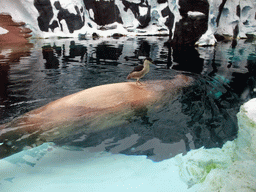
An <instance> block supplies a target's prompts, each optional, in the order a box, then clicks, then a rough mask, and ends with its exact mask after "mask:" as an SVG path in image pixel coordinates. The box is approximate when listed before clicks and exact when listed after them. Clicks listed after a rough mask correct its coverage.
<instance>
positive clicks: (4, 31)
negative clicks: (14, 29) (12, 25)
mask: <svg viewBox="0 0 256 192" xmlns="http://www.w3.org/2000/svg"><path fill="white" fill-rule="evenodd" d="M8 32H9V31H8V30H6V29H4V28H2V27H0V35H3V34H6V33H8Z"/></svg>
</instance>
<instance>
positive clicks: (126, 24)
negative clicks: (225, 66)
mask: <svg viewBox="0 0 256 192" xmlns="http://www.w3.org/2000/svg"><path fill="white" fill-rule="evenodd" d="M0 5H1V6H0V12H5V13H9V14H11V15H12V17H13V18H14V19H16V20H21V21H24V22H26V23H27V24H28V26H29V27H30V28H31V29H32V30H33V32H34V33H33V35H34V36H39V37H48V36H78V34H79V33H80V34H86V35H91V34H92V33H98V34H99V35H101V36H104V35H106V36H109V35H113V34H114V33H121V34H124V35H169V37H170V43H172V44H179V45H180V44H186V45H194V44H195V43H196V44H198V45H212V44H214V43H215V42H216V38H217V40H222V39H226V38H229V39H232V38H254V36H255V34H256V13H255V12H256V1H255V0H73V1H70V0H23V1H21V0H18V1H16V0H10V1H8V2H1V3H0Z"/></svg>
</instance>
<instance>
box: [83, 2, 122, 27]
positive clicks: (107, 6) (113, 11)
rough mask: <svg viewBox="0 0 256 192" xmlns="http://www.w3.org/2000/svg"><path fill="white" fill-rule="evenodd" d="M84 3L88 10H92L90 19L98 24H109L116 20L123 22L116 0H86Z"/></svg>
mask: <svg viewBox="0 0 256 192" xmlns="http://www.w3.org/2000/svg"><path fill="white" fill-rule="evenodd" d="M84 4H85V8H86V9H87V10H88V11H90V9H91V10H92V12H93V15H90V19H92V20H93V21H94V22H95V23H97V24H98V25H108V24H111V23H114V22H118V23H123V21H122V18H121V15H120V11H119V9H118V7H117V6H116V4H115V1H114V0H110V1H104V0H100V1H96V0H84ZM89 13H90V12H89Z"/></svg>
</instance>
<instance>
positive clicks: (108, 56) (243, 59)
mask: <svg viewBox="0 0 256 192" xmlns="http://www.w3.org/2000/svg"><path fill="white" fill-rule="evenodd" d="M167 40H168V39H167V38H165V37H132V38H128V37H124V38H120V39H113V38H106V39H97V40H92V39H88V40H78V39H45V40H31V44H29V45H27V46H26V47H16V48H1V49H0V55H2V57H0V58H1V59H0V66H1V67H0V74H1V77H0V78H1V83H0V124H4V123H7V122H9V121H11V120H13V119H14V118H16V117H18V116H20V115H22V114H24V113H26V112H28V111H31V110H33V109H36V108H38V107H41V106H43V105H45V104H47V103H49V102H51V101H54V100H56V99H59V98H61V97H64V96H66V95H69V94H72V93H76V92H78V91H81V90H84V89H87V88H90V87H94V86H98V85H103V84H110V83H118V82H124V81H127V80H126V76H127V75H128V74H129V72H130V71H131V70H132V69H133V67H134V66H136V65H137V64H141V63H142V61H143V59H144V58H145V57H151V58H152V59H153V60H154V61H155V63H156V66H152V67H151V70H150V73H149V74H147V75H146V76H145V77H144V78H143V79H142V82H143V81H147V80H159V79H161V80H162V79H165V80H166V79H173V78H175V76H176V75H177V74H184V75H187V76H189V77H191V78H193V79H194V81H193V84H191V85H190V86H187V87H184V88H182V89H181V90H180V91H179V93H178V94H177V95H175V97H173V98H166V101H164V105H162V107H161V108H157V109H155V110H153V111H152V110H151V111H148V109H147V108H142V109H140V110H139V111H135V112H134V113H133V116H131V117H129V118H130V119H129V123H128V124H124V125H120V126H113V127H111V128H109V129H106V130H103V131H100V132H92V133H86V132H79V134H74V135H68V136H65V137H62V138H58V139H55V140H53V141H52V142H54V143H55V144H56V145H58V146H68V147H70V148H72V147H78V148H83V149H86V148H90V147H94V148H93V150H94V151H96V152H98V151H108V152H111V153H116V154H126V155H146V156H147V158H150V159H152V160H153V161H162V160H164V159H168V158H171V157H174V156H175V155H177V154H179V153H183V154H186V153H187V152H188V151H190V150H191V149H198V148H200V147H202V146H204V147H206V148H215V147H221V146H222V145H223V144H224V143H225V142H226V141H228V140H233V139H234V138H236V135H237V120H236V113H237V112H238V110H239V107H240V105H241V104H242V103H243V102H245V101H247V100H249V99H250V98H253V97H255V96H256V93H255V89H256V54H255V49H256V46H255V44H254V42H247V41H246V40H239V41H237V42H236V44H234V42H231V41H230V42H219V43H218V44H217V45H216V46H215V47H198V48H193V47H175V48H168V47H167V46H165V43H166V42H167ZM81 129H85V128H84V127H81ZM20 137H22V136H20ZM81 138H82V139H81ZM0 139H2V140H0V142H3V140H4V139H6V136H4V135H2V136H1V135H0ZM33 139H35V138H28V139H27V142H25V143H24V142H22V143H19V142H18V141H12V143H11V144H10V145H14V144H15V145H16V147H17V146H18V148H19V150H18V151H21V150H22V149H23V148H24V147H27V146H26V143H29V144H30V145H31V146H33ZM16 140H17V139H16ZM29 140H31V141H29ZM15 152H17V151H15ZM13 153H14V152H13V151H12V150H11V149H10V151H9V152H8V153H7V154H1V157H6V156H9V155H11V154H13Z"/></svg>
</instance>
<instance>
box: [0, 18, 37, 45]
mask: <svg viewBox="0 0 256 192" xmlns="http://www.w3.org/2000/svg"><path fill="white" fill-rule="evenodd" d="M24 25H25V23H24V22H14V21H13V19H12V17H11V16H10V15H9V14H0V27H1V28H2V29H5V30H6V33H5V34H2V35H0V45H1V46H6V45H8V44H25V43H28V40H27V38H29V37H31V36H32V35H31V34H29V33H31V32H32V30H31V29H29V28H25V27H24Z"/></svg>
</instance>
